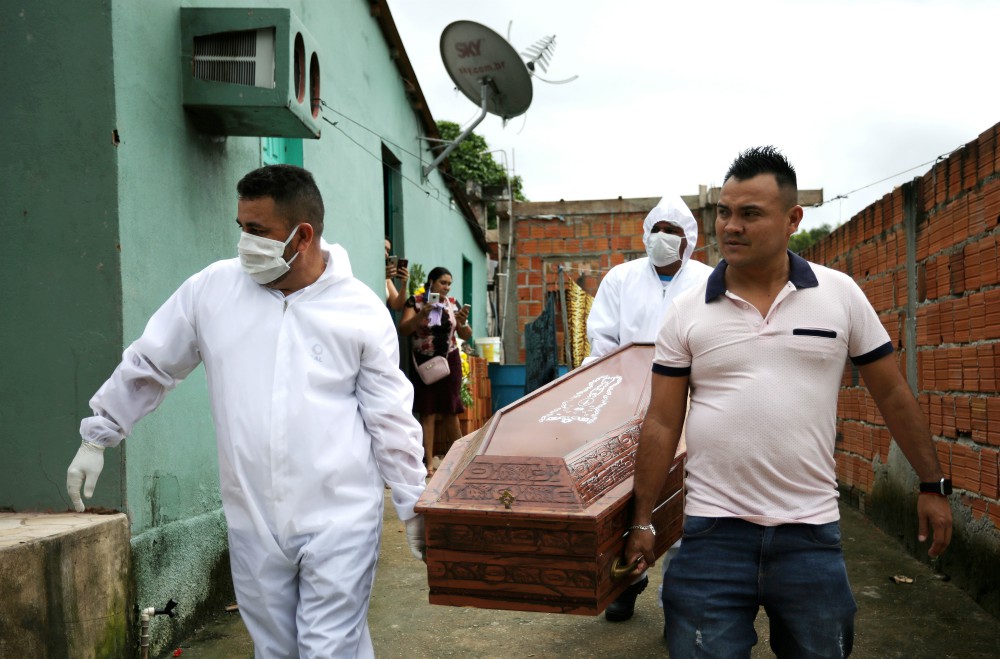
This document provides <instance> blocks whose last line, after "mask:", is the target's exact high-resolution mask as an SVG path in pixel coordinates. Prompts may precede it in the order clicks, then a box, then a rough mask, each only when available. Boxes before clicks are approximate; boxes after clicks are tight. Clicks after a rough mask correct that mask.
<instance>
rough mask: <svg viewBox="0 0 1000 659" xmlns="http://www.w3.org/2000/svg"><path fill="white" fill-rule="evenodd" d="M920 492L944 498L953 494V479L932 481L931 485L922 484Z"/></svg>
mask: <svg viewBox="0 0 1000 659" xmlns="http://www.w3.org/2000/svg"><path fill="white" fill-rule="evenodd" d="M920 491H921V492H922V493H923V492H927V493H929V494H940V495H941V496H943V497H946V496H948V495H949V494H951V479H950V478H942V479H941V480H939V481H931V482H930V483H921V484H920Z"/></svg>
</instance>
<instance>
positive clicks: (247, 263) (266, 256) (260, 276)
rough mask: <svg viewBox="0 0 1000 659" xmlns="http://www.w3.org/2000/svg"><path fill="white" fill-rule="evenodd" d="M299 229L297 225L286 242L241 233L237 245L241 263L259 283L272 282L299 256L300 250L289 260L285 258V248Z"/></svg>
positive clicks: (289, 267) (286, 270) (288, 268)
mask: <svg viewBox="0 0 1000 659" xmlns="http://www.w3.org/2000/svg"><path fill="white" fill-rule="evenodd" d="M298 231H299V227H298V226H296V227H295V228H294V229H293V230H292V233H290V234H289V235H288V240H286V241H285V242H281V241H280V240H271V239H270V238H264V237H263V236H255V235H253V234H252V233H246V232H244V233H242V234H240V242H239V244H238V245H237V246H236V251H237V252H239V255H240V265H242V266H243V269H244V270H245V271H246V273H247V274H248V275H250V278H251V279H253V280H254V281H255V282H257V283H258V284H270V283H271V282H272V281H274V280H275V279H277V278H278V277H280V276H282V275H283V274H285V273H286V272H288V271H289V270H290V269H291V265H292V261H294V260H295V259H296V258H298V256H299V253H298V252H296V253H295V256H293V257H292V258H291V259H289V260H288V261H285V258H284V256H285V248H286V247H287V246H288V243H290V242H291V241H292V238H294V237H295V234H296V233H298Z"/></svg>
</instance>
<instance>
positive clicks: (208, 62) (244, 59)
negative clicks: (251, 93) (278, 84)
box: [194, 28, 274, 89]
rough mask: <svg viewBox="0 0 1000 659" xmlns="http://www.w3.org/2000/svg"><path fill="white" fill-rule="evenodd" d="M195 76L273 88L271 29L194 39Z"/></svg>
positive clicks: (210, 35)
mask: <svg viewBox="0 0 1000 659" xmlns="http://www.w3.org/2000/svg"><path fill="white" fill-rule="evenodd" d="M194 77H195V78H198V79H199V80H212V81H215V82H228V83H231V84H234V85H250V86H253V87H267V88H268V89H274V29H273V28H265V29H263V30H241V31H239V32H221V33H219V34H207V35H205V36H201V37H195V38H194Z"/></svg>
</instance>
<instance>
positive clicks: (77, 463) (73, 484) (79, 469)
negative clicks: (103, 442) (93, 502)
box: [66, 442, 104, 513]
mask: <svg viewBox="0 0 1000 659" xmlns="http://www.w3.org/2000/svg"><path fill="white" fill-rule="evenodd" d="M102 469H104V447H103V446H96V445H94V444H88V443H87V442H83V443H82V444H81V445H80V450H78V451H77V452H76V457H75V458H73V462H71V463H70V465H69V469H68V470H67V471H66V491H67V492H69V500H70V501H72V502H73V508H74V509H75V510H76V512H78V513H82V512H83V508H84V506H83V500H82V499H81V498H80V486H81V485H83V486H84V488H83V496H85V497H87V498H88V499H89V498H90V497H92V496H94V487H95V486H96V485H97V477H98V476H100V475H101V470H102ZM84 481H86V484H84Z"/></svg>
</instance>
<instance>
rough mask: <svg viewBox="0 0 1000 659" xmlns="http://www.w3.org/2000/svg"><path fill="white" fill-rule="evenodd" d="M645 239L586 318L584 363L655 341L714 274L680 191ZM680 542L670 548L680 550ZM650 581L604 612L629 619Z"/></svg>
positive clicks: (651, 217) (666, 200) (648, 224)
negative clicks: (678, 305) (695, 257)
mask: <svg viewBox="0 0 1000 659" xmlns="http://www.w3.org/2000/svg"><path fill="white" fill-rule="evenodd" d="M642 242H643V244H645V245H646V254H647V256H646V257H643V258H640V259H635V260H634V261H629V262H628V263H622V264H620V265H616V266H615V267H613V268H611V270H610V271H609V272H608V274H606V275H605V276H604V279H603V280H602V281H601V285H600V287H598V289H597V296H596V297H595V298H594V305H593V307H591V309H590V315H589V316H588V317H587V338H588V339H589V341H590V356H588V357H587V358H586V359H584V360H583V363H584V364H587V363H589V362H591V361H593V360H595V359H597V358H598V357H601V356H602V355H605V354H607V353H609V352H611V351H612V350H614V349H615V348H617V347H619V346H623V345H626V344H628V343H652V342H653V341H655V340H656V335H657V334H658V333H659V331H660V327H661V326H662V325H663V315H664V313H666V311H667V309H669V308H670V303H671V302H672V301H673V299H674V298H675V297H677V295H679V294H680V293H681V292H682V291H685V290H687V289H689V288H691V287H693V286H697V285H698V284H701V283H702V282H704V281H705V280H707V279H708V276H709V275H710V274H711V273H712V268H710V267H708V266H707V265H705V264H704V263H701V262H700V261H692V260H691V254H692V253H693V252H694V249H695V246H696V245H697V244H698V223H697V221H695V219H694V215H692V214H691V211H690V210H689V209H688V207H687V204H685V203H684V201H683V200H682V199H681V198H680V197H678V196H677V195H667V196H665V197H663V199H661V200H660V203H658V204H657V205H656V207H655V208H653V210H651V211H649V214H648V215H647V216H646V219H645V220H644V221H643V223H642ZM634 532H643V530H641V529H640V530H637V531H634ZM678 544H679V541H678ZM676 547H677V544H675V545H674V547H671V549H670V552H671V553H672V552H676ZM669 555H670V554H668V560H669ZM666 564H667V561H664V565H666ZM647 585H649V577H647V576H646V574H645V573H643V574H642V576H641V577H639V579H638V580H637V581H636V582H635V583H633V584H632V585H631V586H629V588H627V589H626V590H625V592H623V593H622V594H621V595H620V596H619V597H618V599H616V600H615V601H614V602H612V603H611V604H610V605H609V606H608V608H607V610H606V611H605V612H604V617H605V618H606V619H607V620H608V621H610V622H622V621H625V620H628V619H630V618H631V617H632V614H633V613H634V612H635V600H636V598H637V597H638V596H639V593H641V592H642V591H643V590H645V589H646V586H647Z"/></svg>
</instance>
